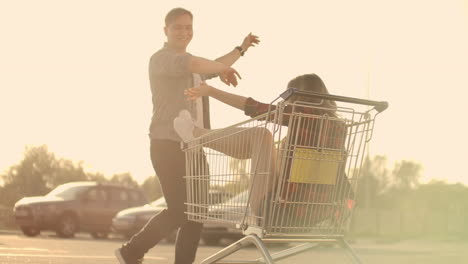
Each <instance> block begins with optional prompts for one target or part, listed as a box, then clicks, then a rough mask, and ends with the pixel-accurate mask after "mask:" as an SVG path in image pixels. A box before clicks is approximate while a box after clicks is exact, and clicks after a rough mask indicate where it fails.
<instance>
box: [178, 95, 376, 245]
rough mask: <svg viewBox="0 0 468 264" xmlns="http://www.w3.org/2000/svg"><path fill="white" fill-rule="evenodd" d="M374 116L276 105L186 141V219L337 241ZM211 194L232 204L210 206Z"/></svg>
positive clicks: (351, 202) (351, 206)
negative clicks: (220, 195) (218, 192)
mask: <svg viewBox="0 0 468 264" xmlns="http://www.w3.org/2000/svg"><path fill="white" fill-rule="evenodd" d="M330 113H331V114H330ZM374 118H375V114H371V112H370V111H362V112H358V111H355V110H353V109H352V108H337V109H325V108H324V107H322V106H319V105H312V104H307V103H296V104H287V103H286V102H280V103H278V104H277V105H276V107H275V110H272V111H270V112H268V113H265V114H263V115H261V116H258V117H256V118H253V119H249V120H247V121H245V122H242V123H239V124H236V125H233V126H230V127H227V128H224V129H219V130H213V131H211V132H209V133H207V134H204V135H202V136H200V137H198V138H196V139H194V140H192V141H191V142H188V144H186V145H185V146H184V147H183V149H184V151H185V153H186V160H187V163H186V170H187V176H186V180H187V195H188V201H187V208H188V209H187V214H188V217H189V219H190V220H193V221H199V222H204V223H207V222H210V223H220V224H224V225H226V224H227V225H232V226H238V227H240V228H242V229H243V230H244V233H245V234H249V233H256V234H257V235H259V236H260V237H282V236H302V235H307V236H342V235H343V234H344V232H345V231H346V229H347V226H348V222H349V219H350V217H351V215H352V211H353V209H354V205H355V201H354V193H355V192H356V189H357V187H358V186H357V183H358V177H359V170H360V167H361V164H362V161H363V156H364V150H365V144H366V143H367V142H368V141H369V140H370V138H371V135H372V133H371V132H372V129H373V121H374ZM210 190H221V191H223V192H225V193H228V194H229V195H232V196H233V197H234V198H232V199H230V200H228V201H227V202H224V203H220V204H215V203H213V202H212V201H210V200H209V198H208V192H209V191H210Z"/></svg>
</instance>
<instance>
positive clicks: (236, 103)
mask: <svg viewBox="0 0 468 264" xmlns="http://www.w3.org/2000/svg"><path fill="white" fill-rule="evenodd" d="M184 94H185V95H186V96H187V99H188V100H195V99H197V98H198V97H200V96H211V97H213V98H215V99H216V100H218V101H220V102H222V103H225V104H227V105H230V106H232V107H235V108H237V109H240V110H244V108H245V102H246V101H247V97H244V96H241V95H237V94H232V93H228V92H225V91H222V90H219V89H216V88H214V87H213V86H210V85H207V84H206V83H202V84H201V85H200V86H198V87H193V88H189V89H187V90H185V91H184Z"/></svg>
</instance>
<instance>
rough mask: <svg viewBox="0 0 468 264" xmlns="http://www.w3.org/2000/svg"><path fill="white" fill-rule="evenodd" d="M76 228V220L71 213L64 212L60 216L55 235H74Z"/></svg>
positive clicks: (67, 236) (68, 236)
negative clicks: (64, 213)
mask: <svg viewBox="0 0 468 264" xmlns="http://www.w3.org/2000/svg"><path fill="white" fill-rule="evenodd" d="M77 230H78V221H77V220H76V218H75V217H74V216H73V215H70V214H66V215H64V216H62V217H61V218H60V220H59V222H58V225H57V231H56V233H57V235H58V236H59V237H65V238H70V237H74V236H75V233H76V231H77Z"/></svg>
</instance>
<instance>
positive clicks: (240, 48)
mask: <svg viewBox="0 0 468 264" xmlns="http://www.w3.org/2000/svg"><path fill="white" fill-rule="evenodd" d="M236 50H238V51H239V52H240V55H241V56H244V53H245V51H244V50H243V49H242V47H241V46H237V47H236Z"/></svg>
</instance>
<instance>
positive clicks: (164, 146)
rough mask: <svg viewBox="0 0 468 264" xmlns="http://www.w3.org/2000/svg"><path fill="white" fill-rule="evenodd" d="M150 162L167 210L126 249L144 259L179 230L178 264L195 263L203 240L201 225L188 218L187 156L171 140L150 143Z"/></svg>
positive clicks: (136, 235) (151, 220) (150, 222)
mask: <svg viewBox="0 0 468 264" xmlns="http://www.w3.org/2000/svg"><path fill="white" fill-rule="evenodd" d="M151 162H152V163H153V168H154V170H155V171H156V175H157V176H158V178H159V181H160V183H161V187H162V191H163V194H164V197H165V198H166V203H167V209H166V210H163V211H162V212H160V213H159V214H157V215H155V216H154V217H153V218H151V219H150V220H149V221H148V223H147V224H146V225H145V226H144V227H143V228H142V229H141V230H140V232H138V233H137V234H135V235H134V236H133V237H132V238H131V239H130V240H129V241H128V242H127V243H125V245H124V247H126V248H127V249H128V250H129V252H131V253H132V254H133V255H135V256H138V257H141V256H143V255H144V254H145V253H146V252H148V250H149V249H150V248H152V247H154V246H155V245H156V244H157V243H158V242H159V241H160V240H161V239H163V238H164V237H166V235H168V234H170V233H171V232H173V231H174V230H176V229H178V232H177V239H176V244H175V263H176V264H188V263H193V262H194V260H195V254H196V251H197V247H198V242H199V240H200V233H201V229H202V224H201V223H198V222H193V221H188V220H187V215H186V214H185V211H186V210H185V209H186V205H185V202H186V200H187V194H186V182H185V179H184V178H183V176H184V175H185V154H184V153H183V152H182V150H181V149H180V143H179V142H175V141H170V140H151Z"/></svg>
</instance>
